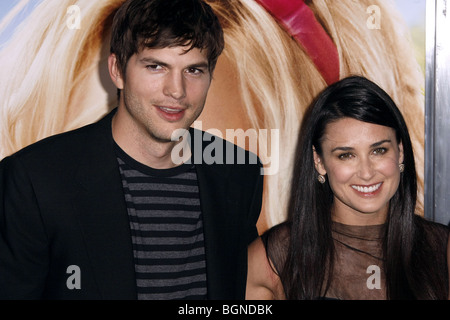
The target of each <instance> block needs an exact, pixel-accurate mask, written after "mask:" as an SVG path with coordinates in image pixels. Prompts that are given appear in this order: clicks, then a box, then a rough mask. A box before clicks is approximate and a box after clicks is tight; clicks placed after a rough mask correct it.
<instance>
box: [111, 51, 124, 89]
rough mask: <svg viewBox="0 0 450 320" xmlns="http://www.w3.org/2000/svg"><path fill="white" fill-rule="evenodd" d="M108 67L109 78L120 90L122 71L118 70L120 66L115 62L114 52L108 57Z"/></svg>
mask: <svg viewBox="0 0 450 320" xmlns="http://www.w3.org/2000/svg"><path fill="white" fill-rule="evenodd" d="M108 69H109V76H110V77H111V80H112V81H113V82H114V84H115V85H116V87H117V89H120V90H122V89H123V85H124V81H123V77H122V72H121V71H120V68H119V66H118V64H117V57H116V55H115V54H114V53H111V54H110V55H109V57H108Z"/></svg>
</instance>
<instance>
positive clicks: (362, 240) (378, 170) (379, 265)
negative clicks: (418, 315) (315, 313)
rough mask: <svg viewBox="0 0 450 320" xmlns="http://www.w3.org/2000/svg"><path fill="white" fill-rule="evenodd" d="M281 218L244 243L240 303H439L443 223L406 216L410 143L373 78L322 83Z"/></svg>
mask: <svg viewBox="0 0 450 320" xmlns="http://www.w3.org/2000/svg"><path fill="white" fill-rule="evenodd" d="M293 177H294V178H293V186H292V191H291V193H290V195H291V202H290V207H289V219H288V220H287V221H286V222H284V223H282V224H280V225H277V226H275V227H273V228H272V229H270V230H268V231H267V232H266V233H264V234H263V235H262V236H261V238H258V239H257V240H255V241H254V242H253V243H252V244H251V245H250V247H249V272H248V274H249V276H248V282H247V298H248V299H270V298H275V299H284V298H286V299H317V298H335V299H447V297H448V291H449V289H448V278H449V277H448V270H447V259H448V253H447V242H448V237H449V231H448V228H447V226H444V225H441V224H438V223H434V222H430V221H426V220H425V219H423V218H422V217H420V216H419V215H417V214H415V213H416V212H415V209H416V196H417V194H416V191H417V180H416V179H417V178H416V170H415V161H414V154H413V147H412V144H411V140H410V136H409V132H408V129H407V126H406V123H405V121H404V119H403V116H402V114H401V112H400V111H399V110H398V108H397V107H396V105H395V103H394V102H393V101H392V99H391V98H390V97H389V95H388V94H387V93H386V92H384V91H383V90H382V89H381V88H380V87H379V86H378V85H376V84H375V83H374V82H372V81H370V80H367V79H366V78H363V77H359V76H352V77H348V78H345V79H343V80H340V81H339V82H337V83H335V84H333V85H331V86H329V87H328V88H327V89H325V90H324V91H323V92H322V93H321V94H320V95H319V97H318V98H317V100H316V101H315V103H314V104H313V105H312V108H311V109H310V112H309V114H308V117H307V118H306V119H305V122H304V125H303V127H302V131H301V134H300V136H299V146H298V151H297V157H296V163H295V171H294V174H293Z"/></svg>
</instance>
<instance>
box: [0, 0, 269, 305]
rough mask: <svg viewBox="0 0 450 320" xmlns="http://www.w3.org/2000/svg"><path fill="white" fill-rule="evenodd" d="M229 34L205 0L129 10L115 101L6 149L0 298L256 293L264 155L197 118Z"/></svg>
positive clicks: (161, 0)
mask: <svg viewBox="0 0 450 320" xmlns="http://www.w3.org/2000/svg"><path fill="white" fill-rule="evenodd" d="M223 45H224V44H223V34H222V29H221V27H220V24H219V22H218V20H217V18H216V17H215V16H214V14H213V12H212V10H211V8H210V7H209V6H208V5H207V4H205V3H203V2H202V1H201V0H171V1H167V0H150V1H149V0H129V1H127V2H126V3H125V4H124V5H123V6H122V7H121V8H120V9H119V10H118V12H117V13H116V16H115V18H114V21H113V27H112V39H111V55H110V57H109V60H108V66H109V72H110V75H111V79H112V81H113V82H114V84H115V85H116V86H117V88H118V91H119V106H118V107H117V109H115V110H113V111H112V112H111V113H110V114H109V115H107V116H106V117H105V118H103V119H101V120H100V121H99V122H97V123H95V124H92V125H89V126H86V127H83V128H81V129H78V130H75V131H72V132H68V133H64V134H61V135H57V136H53V137H50V138H47V139H45V140H43V141H40V142H37V143H35V144H33V145H31V146H29V147H27V148H25V149H23V150H21V151H19V152H17V153H16V154H14V155H12V156H10V157H7V158H5V159H4V160H3V161H2V162H1V163H0V183H1V187H0V188H1V189H0V236H1V237H0V298H3V299H243V298H244V296H245V282H246V270H247V245H248V244H249V243H250V242H251V241H252V240H253V239H254V238H256V236H257V229H256V221H257V219H258V216H259V212H260V209H261V201H262V180H263V176H262V174H261V169H262V168H261V164H260V162H259V160H258V161H256V162H254V163H252V161H250V160H251V159H254V157H253V156H254V155H251V154H250V153H248V152H246V151H243V150H242V149H239V148H237V147H236V146H234V145H232V144H230V143H229V142H225V141H223V140H221V139H219V138H217V137H212V136H211V135H208V134H206V133H204V132H201V131H198V130H194V129H192V128H190V126H191V124H192V123H193V121H194V120H195V119H196V118H197V117H198V116H199V115H200V113H201V111H202V109H203V106H204V103H205V100H206V96H207V92H208V89H209V86H210V83H211V80H212V74H213V71H214V67H215V64H216V61H217V59H218V56H219V55H220V54H221V52H222V50H223ZM183 130H184V131H183ZM180 132H181V134H180ZM183 132H184V134H183ZM174 137H175V138H174ZM177 137H179V139H177ZM211 146H214V147H211ZM212 150H213V151H212ZM175 151H176V152H175ZM206 151H208V152H206ZM219 155H221V156H222V157H221V158H218V156H219ZM180 159H184V162H183V163H181V164H180ZM211 159H214V161H211ZM218 159H219V160H218ZM230 160H231V161H230ZM242 162H244V164H239V163H242Z"/></svg>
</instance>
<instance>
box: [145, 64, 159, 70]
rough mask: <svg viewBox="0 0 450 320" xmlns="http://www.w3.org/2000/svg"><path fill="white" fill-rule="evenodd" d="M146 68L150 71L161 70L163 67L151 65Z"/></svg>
mask: <svg viewBox="0 0 450 320" xmlns="http://www.w3.org/2000/svg"><path fill="white" fill-rule="evenodd" d="M146 68H147V69H149V70H160V69H161V66H160V65H157V64H149V65H147V66H146Z"/></svg>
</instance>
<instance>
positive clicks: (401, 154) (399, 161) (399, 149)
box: [398, 142, 405, 164]
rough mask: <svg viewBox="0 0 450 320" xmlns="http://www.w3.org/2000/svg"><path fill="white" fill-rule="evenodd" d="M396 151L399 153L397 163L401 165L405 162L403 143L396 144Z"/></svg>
mask: <svg viewBox="0 0 450 320" xmlns="http://www.w3.org/2000/svg"><path fill="white" fill-rule="evenodd" d="M398 151H399V154H398V163H399V164H400V163H403V161H404V160H405V158H404V153H403V143H402V142H400V143H399V144H398Z"/></svg>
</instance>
